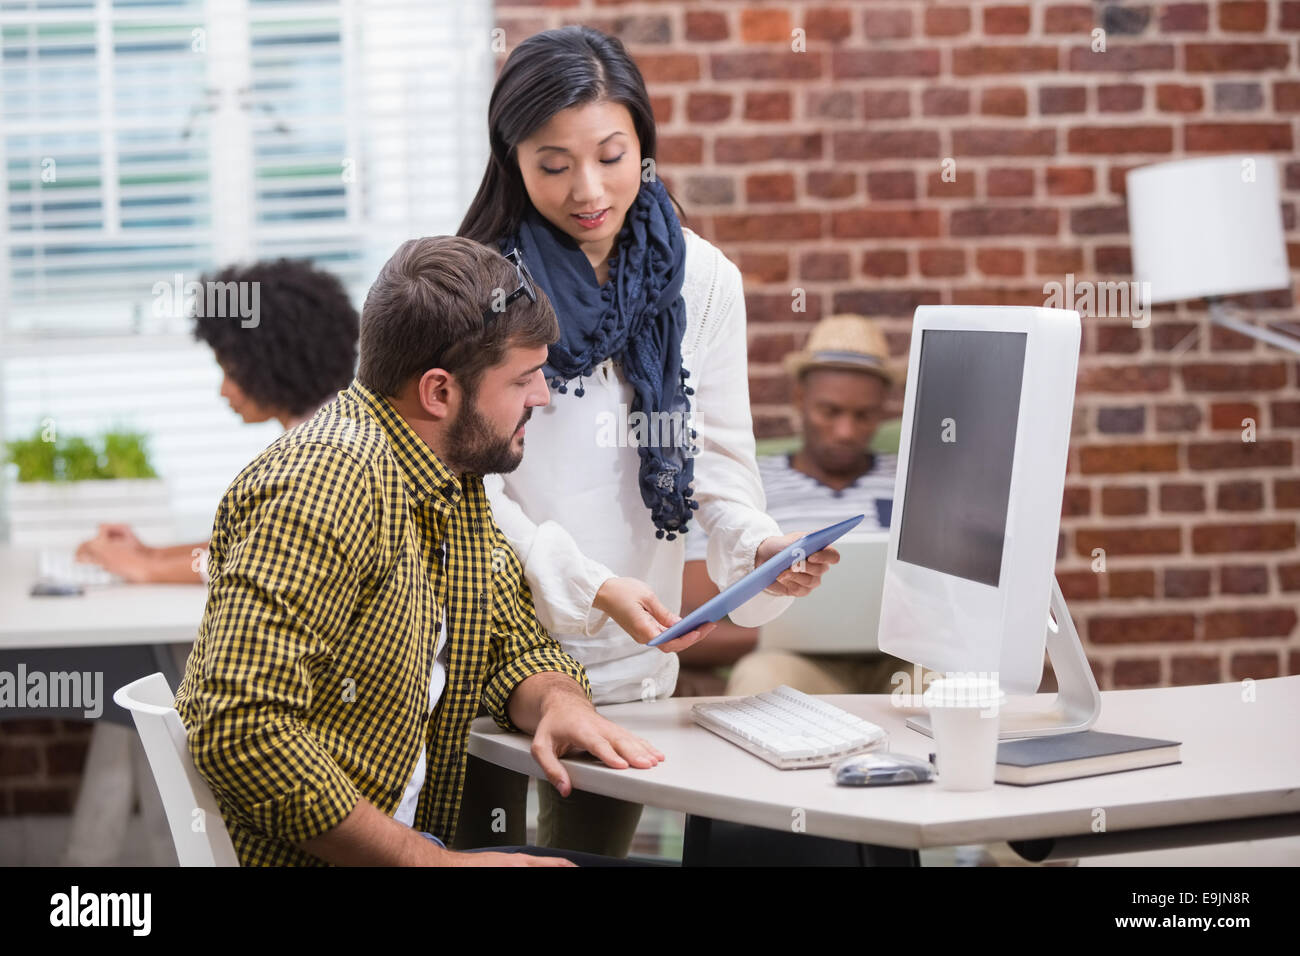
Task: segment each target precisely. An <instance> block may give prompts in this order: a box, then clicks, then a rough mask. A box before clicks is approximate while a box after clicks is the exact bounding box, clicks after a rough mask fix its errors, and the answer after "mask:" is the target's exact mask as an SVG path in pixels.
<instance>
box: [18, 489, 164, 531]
mask: <svg viewBox="0 0 1300 956" xmlns="http://www.w3.org/2000/svg"><path fill="white" fill-rule="evenodd" d="M5 498H6V504H7V508H8V512H9V543H10V544H12V545H13V546H15V547H20V548H66V547H72V546H75V545H76V544H78V543H80V542H82V541H85V540H86V539H87V538H90V537H93V536H94V534H95V532H96V531H97V530H98V528H99V525H101V524H128V525H130V526H131V528H132V530H133V531H135V533H136V534H137V535H139V537H140V539H141V540H142V541H144V542H145V543H146V544H158V545H165V544H170V543H172V540H173V538H174V534H175V530H174V527H173V520H172V511H171V501H170V499H169V498H168V495H167V483H166V482H165V481H163V480H162V479H160V478H145V479H126V478H115V479H111V480H107V481H32V482H11V483H10V484H9V487H8V488H7V489H6V490H5Z"/></svg>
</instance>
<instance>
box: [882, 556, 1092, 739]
mask: <svg viewBox="0 0 1300 956" xmlns="http://www.w3.org/2000/svg"><path fill="white" fill-rule="evenodd" d="M1051 607H1052V614H1051V618H1055V621H1053V620H1051V619H1050V618H1049V620H1048V622H1047V656H1048V659H1050V660H1051V662H1052V671H1053V672H1054V673H1055V674H1056V684H1057V692H1056V697H1055V698H1054V699H1053V701H1052V702H1051V704H1049V705H1048V706H1047V708H1046V709H1038V710H1018V709H1015V707H1014V705H1011V706H1006V707H1003V709H1002V712H1001V714H999V715H998V739H999V740H1015V739H1017V738H1020V737H1046V736H1049V735H1052V734H1074V733H1079V732H1080V731H1084V730H1087V729H1088V728H1089V727H1091V726H1092V725H1093V724H1094V723H1095V722H1096V720H1097V718H1098V716H1100V714H1101V692H1100V691H1098V690H1097V680H1096V678H1094V677H1093V676H1092V668H1091V667H1089V666H1088V658H1087V656H1086V655H1085V654H1084V653H1083V642H1082V641H1080V640H1079V632H1078V631H1076V630H1075V629H1074V619H1073V618H1071V617H1070V611H1069V608H1067V607H1066V606H1065V597H1064V596H1063V595H1062V594H1061V586H1060V585H1059V584H1057V583H1056V575H1055V574H1053V575H1052V602H1051ZM907 726H908V727H909V728H911V729H912V730H915V731H918V732H920V733H923V734H925V735H926V736H927V737H933V736H934V731H933V730H932V729H931V727H930V715H929V714H918V715H916V716H915V717H909V718H907Z"/></svg>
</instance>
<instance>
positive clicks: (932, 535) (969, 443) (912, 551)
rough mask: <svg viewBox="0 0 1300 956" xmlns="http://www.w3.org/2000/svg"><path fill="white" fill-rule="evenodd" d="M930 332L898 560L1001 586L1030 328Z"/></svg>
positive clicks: (925, 338)
mask: <svg viewBox="0 0 1300 956" xmlns="http://www.w3.org/2000/svg"><path fill="white" fill-rule="evenodd" d="M921 336H922V337H921V354H920V357H919V358H918V360H917V361H918V371H917V377H916V383H915V388H916V400H915V406H914V408H913V412H912V436H911V445H910V449H911V450H910V453H909V457H908V465H907V482H906V484H905V485H904V491H903V502H902V505H903V512H902V517H901V518H900V523H899V530H898V559H899V560H900V561H907V562H909V563H910V564H917V565H920V566H921V567H925V568H929V569H931V570H933V571H939V572H942V573H945V574H953V575H956V576H957V577H961V578H966V579H967V580H969V581H977V582H979V583H980V584H988V585H991V586H992V587H997V586H998V583H999V581H1000V580H1001V577H1002V543H1003V539H1004V538H1005V536H1006V526H1007V501H1008V496H1009V494H1010V491H1011V463H1012V456H1013V453H1014V451H1015V447H1016V424H1017V419H1018V417H1019V414H1020V384H1021V380H1022V378H1023V376H1024V370H1025V333H1024V332H977V331H966V330H955V329H926V330H924V331H923V332H922V333H921Z"/></svg>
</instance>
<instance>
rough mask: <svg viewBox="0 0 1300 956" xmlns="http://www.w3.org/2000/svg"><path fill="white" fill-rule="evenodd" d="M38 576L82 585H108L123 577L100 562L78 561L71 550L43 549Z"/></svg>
mask: <svg viewBox="0 0 1300 956" xmlns="http://www.w3.org/2000/svg"><path fill="white" fill-rule="evenodd" d="M36 576H37V578H38V579H40V580H42V581H48V582H51V583H57V584H69V585H77V586H80V587H89V588H95V587H106V586H108V585H110V584H117V583H119V582H120V581H121V580H122V579H121V578H120V577H118V576H117V575H116V574H112V573H110V572H108V571H105V570H104V569H103V568H101V567H100V566H99V565H98V564H89V563H86V562H82V561H78V560H77V559H76V557H75V556H74V555H73V552H71V551H56V550H48V551H41V552H40V553H39V555H38V557H37V565H36Z"/></svg>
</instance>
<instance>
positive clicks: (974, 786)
mask: <svg viewBox="0 0 1300 956" xmlns="http://www.w3.org/2000/svg"><path fill="white" fill-rule="evenodd" d="M1006 697H1007V695H1006V692H1005V691H1003V690H1002V689H1001V688H1000V687H998V682H997V681H996V680H993V679H992V678H988V677H944V678H940V679H939V680H936V681H934V682H933V683H932V684H930V686H929V687H928V688H926V691H925V695H924V697H923V698H922V700H923V702H924V703H925V706H926V707H927V708H929V710H930V726H931V727H932V728H933V730H934V744H935V754H936V757H935V759H936V760H937V762H938V769H939V786H940V787H941V788H943V789H944V790H990V789H992V787H993V771H994V768H995V767H996V765H997V754H998V713H999V712H1000V711H1001V709H1002V705H1003V703H1004V702H1005V701H1006Z"/></svg>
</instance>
